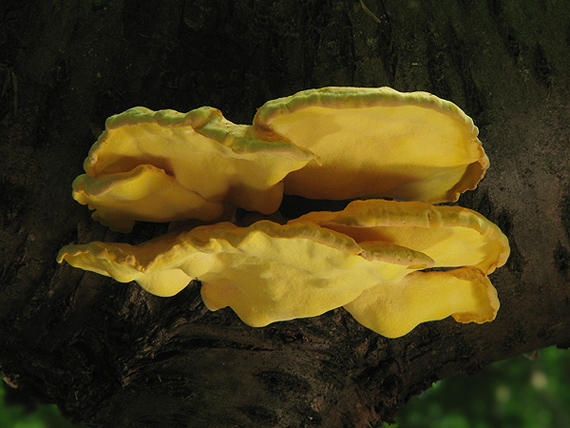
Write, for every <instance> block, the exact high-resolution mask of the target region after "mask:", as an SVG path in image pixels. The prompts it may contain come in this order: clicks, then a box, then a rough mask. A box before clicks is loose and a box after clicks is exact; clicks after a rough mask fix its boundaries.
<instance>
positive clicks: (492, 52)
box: [0, 0, 570, 428]
mask: <svg viewBox="0 0 570 428" xmlns="http://www.w3.org/2000/svg"><path fill="white" fill-rule="evenodd" d="M365 3H366V5H367V6H368V8H369V9H370V11H371V12H372V13H373V14H374V15H375V17H376V18H377V19H374V17H373V16H372V15H371V14H368V13H366V12H365V11H364V10H363V8H362V7H361V4H360V2H359V1H356V0H354V1H353V0H326V1H325V0H280V1H273V0H195V1H191V0H187V1H184V0H163V1H143V0H123V1H117V0H113V1H110V0H91V1H75V0H32V1H26V2H24V1H21V0H5V1H3V2H1V3H0V61H1V64H0V77H1V79H4V76H6V81H5V82H6V84H5V85H4V87H3V90H2V98H1V100H0V118H1V119H0V120H1V121H0V166H1V167H0V225H1V226H0V227H1V230H0V343H1V344H2V346H1V347H0V365H1V369H2V372H3V374H4V376H5V378H6V380H7V381H8V382H9V383H10V384H12V385H13V386H17V387H18V388H19V389H20V390H22V391H24V392H27V393H30V394H34V395H36V396H40V397H43V398H45V399H47V400H49V401H53V402H56V403H57V404H58V405H59V406H60V407H61V409H62V410H63V411H64V412H65V413H66V414H67V415H69V417H71V418H73V419H76V420H83V421H85V422H86V423H87V424H88V425H89V426H91V427H111V426H112V427H117V428H128V427H141V426H154V427H169V428H172V427H206V426H207V427H210V428H216V427H223V428H228V427H312V426H317V427H318V426H322V427H327V428H336V427H364V426H380V421H390V420H391V419H392V418H393V416H394V415H395V413H396V411H397V409H398V406H399V405H400V404H402V403H403V402H405V401H406V400H408V398H409V397H410V396H413V395H414V394H417V393H419V392H420V391H422V390H424V389H426V388H428V387H429V386H430V385H431V383H432V382H433V381H435V380H437V379H442V378H445V377H447V376H451V375H454V374H457V373H465V372H474V371H477V370H479V369H480V368H481V367H483V366H485V365H487V364H489V363H491V362H493V361H496V360H500V359H504V358H507V357H510V356H513V355H517V354H520V353H523V352H527V351H529V350H532V349H536V348H540V347H545V346H550V345H558V346H561V347H567V346H568V345H569V344H570V287H569V285H570V279H569V275H570V270H569V266H570V232H569V230H570V170H569V166H570V120H569V118H570V100H569V95H570V91H569V89H570V75H569V69H570V60H569V58H570V55H569V54H568V53H569V51H570V2H568V1H565V0H558V1H556V0H551V1H541V2H537V1H534V0H505V1H499V0H487V1H475V0H471V1H461V2H456V1H451V0H443V1H442V0H431V1H401V0H383V1H375V0H367V1H365ZM8 76H9V77H8ZM2 81H3V80H0V82H2ZM14 82H16V83H17V85H14V84H13V83H14ZM327 85H351V86H383V85H388V86H392V87H395V88H396V89H399V90H403V91H409V90H427V91H429V92H432V93H434V94H436V95H438V96H440V97H442V98H446V99H449V100H452V101H453V102H455V103H457V104H458V105H459V106H461V107H462V108H463V109H464V110H465V111H466V112H467V113H468V114H469V115H471V116H472V117H473V119H474V120H475V123H476V124H477V125H478V126H479V128H480V131H481V135H480V137H481V140H482V141H483V142H484V146H485V149H486V151H487V154H488V155H489V158H490V159H491V164H492V166H491V169H490V170H489V172H488V174H487V177H486V178H485V179H484V180H483V182H481V184H480V185H479V187H478V189H477V190H476V191H473V192H469V193H468V194H465V195H464V196H463V197H462V198H461V199H460V201H459V203H460V204H461V205H463V206H467V207H470V208H474V209H476V210H477V211H479V212H481V213H482V214H484V215H486V216H487V217H488V218H489V219H491V220H492V221H494V222H496V223H497V224H499V226H500V227H501V228H502V229H503V231H504V232H505V233H506V234H507V235H508V236H509V238H510V242H511V246H512V255H511V258H510V259H509V262H508V264H507V265H506V266H505V267H503V268H501V269H499V270H498V271H497V272H496V273H495V274H493V275H492V277H491V279H492V281H493V283H494V284H495V286H496V287H497V289H498V291H499V294H500V298H501V302H502V307H501V310H500V311H499V315H498V317H497V320H496V321H495V322H493V323H489V324H485V325H481V326H477V325H459V324H456V323H454V322H453V321H451V320H444V321H441V322H436V323H429V324H425V325H421V326H419V327H418V328H416V329H415V330H414V331H413V332H412V333H410V334H409V335H407V336H405V337H403V338H400V339H396V340H387V339H385V338H383V337H381V336H379V335H376V334H374V333H372V332H370V331H368V330H367V329H365V328H363V327H361V326H360V325H359V324H358V323H356V322H355V321H354V320H353V319H352V318H351V317H350V316H349V315H348V314H347V313H346V312H344V311H343V310H341V309H339V310H335V311H332V312H330V313H327V314H325V315H323V316H321V317H318V318H313V319H305V320H298V321H293V322H284V323H278V324H274V325H271V326H269V327H266V328H261V329H253V328H250V327H248V326H246V325H244V324H243V323H242V322H240V321H239V319H238V318H237V317H236V316H235V315H234V314H233V313H232V312H231V310H229V309H228V310H221V311H218V312H216V313H211V312H209V311H207V310H206V309H205V308H204V306H203V304H202V303H201V300H200V297H199V285H198V284H197V283H192V284H191V285H190V286H189V287H188V288H187V290H185V291H184V292H182V293H180V294H179V295H177V296H175V297H173V298H169V299H164V298H158V297H154V296H151V295H149V294H147V293H145V292H143V291H141V289H140V288H139V287H138V286H137V285H136V284H128V285H126V284H118V283H116V282H114V281H112V280H110V279H108V278H104V277H102V276H98V275H96V274H92V273H85V272H83V271H81V270H78V269H73V268H71V267H69V266H65V265H63V266H60V265H57V263H56V262H55V255H56V254H57V251H58V249H59V248H60V247H61V246H63V245H64V244H67V243H70V242H87V241H90V240H105V241H117V240H118V241H124V242H140V241H142V240H145V239H147V238H149V237H151V236H155V235H157V234H160V233H162V232H163V231H164V227H163V226H157V225H139V226H137V227H136V229H135V231H134V232H133V233H132V234H130V235H128V236H126V235H120V234H116V233H111V232H109V231H108V230H106V229H105V228H104V227H102V226H100V225H98V224H96V223H94V222H93V221H92V220H91V219H90V216H89V212H88V210H87V208H86V207H83V206H80V205H79V204H77V203H76V202H74V201H73V200H72V199H71V196H70V184H71V182H72V180H73V178H74V177H75V176H76V175H78V174H79V173H81V165H82V161H83V158H84V157H85V155H86V154H87V151H88V149H89V147H90V146H91V144H92V143H93V142H94V140H95V137H94V134H97V133H98V130H99V131H100V129H101V128H102V127H103V124H104V119H105V118H106V117H108V116H110V115H111V114H114V113H118V112H121V111H123V110H125V109H127V108H129V107H132V106H135V105H145V106H148V107H150V108H153V109H159V108H173V109H177V110H180V111H187V110H190V109H192V108H195V107H199V106H202V105H211V106H214V107H218V108H220V109H221V110H222V111H223V112H224V113H225V115H226V116H227V117H228V118H229V119H230V120H232V121H234V122H236V123H249V122H250V121H251V119H252V117H253V114H254V112H255V108H256V107H259V106H261V105H262V104H263V103H264V102H265V101H267V100H269V99H273V98H277V97H279V96H285V95H290V94H292V93H294V92H296V91H298V90H302V89H307V88H313V87H321V86H327ZM286 204H289V205H288V208H287V209H289V211H290V212H296V211H302V210H304V209H307V207H305V205H304V203H301V202H299V201H298V200H292V199H289V200H287V201H286Z"/></svg>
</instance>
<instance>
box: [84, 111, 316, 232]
mask: <svg viewBox="0 0 570 428" xmlns="http://www.w3.org/2000/svg"><path fill="white" fill-rule="evenodd" d="M105 128H106V129H105V131H104V132H103V133H102V134H101V136H100V137H99V139H98V140H97V142H96V143H95V144H94V145H93V147H92V148H91V150H90V151H89V155H88V157H87V159H86V160H85V162H84V169H85V172H86V174H83V175H80V176H79V177H77V178H76V179H75V181H74V182H73V197H74V198H75V200H77V201H78V202H79V203H81V204H83V205H89V208H90V209H94V210H96V211H95V212H94V214H93V218H94V219H95V220H98V221H99V222H101V223H102V224H104V225H106V226H108V227H110V228H111V229H113V230H116V231H120V232H129V231H130V230H131V229H132V227H133V225H134V223H135V221H137V220H142V221H153V222H170V221H177V220H187V219H199V220H214V219H217V218H219V217H220V216H221V215H222V213H223V211H224V209H225V207H228V206H230V207H231V206H236V207H241V208H244V209H247V210H251V211H259V212H261V213H264V214H270V213H273V212H274V211H276V210H277V208H278V207H279V204H280V203H281V199H282V196H283V183H282V180H283V177H285V176H286V175H287V174H288V173H289V172H291V171H293V170H295V169H299V168H302V167H303V166H304V165H306V164H307V163H308V162H309V161H310V160H313V159H316V157H315V155H313V154H312V153H311V152H309V151H307V150H305V149H302V148H299V147H297V146H295V145H294V144H291V143H290V142H288V141H285V140H284V139H283V138H281V137H279V136H277V135H273V134H270V133H268V132H265V131H263V130H260V129H256V128H254V127H252V126H245V125H236V124H234V123H232V122H230V121H228V120H226V119H225V118H224V117H223V116H222V114H221V112H220V111H219V110H217V109H214V108H212V107H201V108H198V109H195V110H192V111H190V112H188V113H185V114H183V113H179V112H177V111H174V110H160V111H157V112H155V111H152V110H149V109H147V108H145V107H134V108H132V109H129V110H127V111H125V112H123V113H121V114H118V115H115V116H111V117H110V118H109V119H107V121H106V123H105Z"/></svg>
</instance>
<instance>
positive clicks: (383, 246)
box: [58, 220, 433, 327]
mask: <svg viewBox="0 0 570 428" xmlns="http://www.w3.org/2000/svg"><path fill="white" fill-rule="evenodd" d="M63 260H65V261H67V262H68V263H69V264H70V265H72V266H75V267H79V268H81V269H86V270H90V271H93V272H97V273H99V274H103V275H107V276H111V277H113V278H115V279H116V280H117V281H120V282H129V281H137V282H138V283H139V284H140V285H141V286H142V287H143V288H144V289H145V290H147V291H149V292H150V293H153V294H156V295H158V296H172V295H174V294H176V293H178V292H179V291H180V290H182V289H183V288H184V287H185V286H186V285H187V284H188V283H189V282H190V281H191V280H192V279H193V278H198V279H199V280H200V281H201V282H202V298H203V300H204V303H205V304H206V306H207V307H208V308H209V309H211V310H217V309H220V308H222V307H226V306H230V307H231V308H232V309H233V310H234V311H235V312H236V313H237V315H238V316H239V317H240V318H241V319H242V320H243V321H244V322H245V323H247V324H249V325H251V326H255V327H258V326H264V325H267V324H269V323H272V322H275V321H284V320H289V319H294V318H303V317H310V316H316V315H320V314H322V313H324V312H327V311H329V310H331V309H334V308H338V307H340V306H343V305H345V304H347V303H349V302H350V301H352V300H354V299H355V298H357V297H358V296H359V295H360V294H361V293H362V291H364V290H365V289H366V288H370V287H373V286H375V285H376V284H378V282H381V281H399V280H400V279H401V278H403V277H404V276H405V275H406V274H408V273H409V272H412V271H414V270H417V269H423V268H426V267H429V266H431V265H432V264H433V261H432V260H431V259H430V258H429V257H427V256H426V255H425V254H422V253H421V252H416V251H413V250H410V249H407V248H404V247H400V246H397V245H394V244H390V243H383V242H375V243H363V244H362V245H359V244H357V243H356V242H355V241H354V240H353V239H352V238H350V237H348V236H346V235H343V234H341V233H338V232H335V231H333V230H328V229H325V228H321V227H319V226H317V225H315V224H310V223H309V224H288V225H279V224H277V223H273V222H270V221H267V220H264V221H260V222H257V223H254V224H253V225H251V226H249V227H247V228H240V227H237V226H235V225H233V224H231V223H219V224H216V225H208V226H199V227H197V228H195V229H192V230H191V231H189V232H184V233H178V234H169V235H165V236H163V237H160V238H156V239H153V240H151V241H148V242H146V243H143V244H141V245H138V246H131V245H128V244H104V243H101V242H92V243H90V244H86V245H68V246H65V247H64V248H62V249H61V251H60V253H59V255H58V261H59V262H60V263H61V262H62V261H63Z"/></svg>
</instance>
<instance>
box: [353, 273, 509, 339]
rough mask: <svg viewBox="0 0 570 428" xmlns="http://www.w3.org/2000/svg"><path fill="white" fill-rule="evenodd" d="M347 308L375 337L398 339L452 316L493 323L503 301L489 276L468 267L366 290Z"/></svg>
mask: <svg viewBox="0 0 570 428" xmlns="http://www.w3.org/2000/svg"><path fill="white" fill-rule="evenodd" d="M345 309H346V310H348V311H349V312H350V313H351V314H352V316H353V317H354V318H355V319H356V320H357V321H358V322H359V323H360V324H362V325H364V326H365V327H368V328H370V329H371V330H374V331H375V332H376V333H379V334H381V335H383V336H386V337H400V336H404V335H405V334H407V333H409V332H410V331H411V330H412V329H413V328H414V327H416V326H417V325H418V324H420V323H423V322H426V321H435V320H441V319H444V318H446V317H448V316H450V315H453V316H454V318H455V319H456V321H459V322H463V323H467V322H477V323H483V322H487V321H492V320H493V319H495V315H496V313H497V311H498V309H499V300H498V298H497V291H496V290H495V288H494V287H493V285H492V284H491V282H490V281H489V279H488V278H487V276H485V275H484V274H483V273H482V272H481V271H479V270H478V269H475V268H470V267H464V268H460V269H456V270H451V271H447V272H437V271H432V272H413V273H410V274H409V275H407V276H406V277H404V278H403V279H402V280H401V281H399V282H386V283H382V284H379V285H377V286H376V287H373V288H369V289H367V290H365V291H364V292H363V293H362V294H361V295H360V296H359V297H358V298H357V299H355V300H354V301H352V302H351V303H349V304H347V305H345Z"/></svg>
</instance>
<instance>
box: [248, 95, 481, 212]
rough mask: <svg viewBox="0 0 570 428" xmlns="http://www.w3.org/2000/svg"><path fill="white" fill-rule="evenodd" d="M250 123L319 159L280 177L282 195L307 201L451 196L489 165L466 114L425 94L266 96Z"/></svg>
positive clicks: (471, 185) (434, 199)
mask: <svg viewBox="0 0 570 428" xmlns="http://www.w3.org/2000/svg"><path fill="white" fill-rule="evenodd" d="M253 123H254V125H255V126H257V127H259V128H262V129H266V130H268V131H271V132H273V133H277V134H279V135H281V136H283V137H285V138H287V139H288V140H290V141H291V142H292V143H294V144H296V145H297V146H299V147H302V148H304V149H307V150H310V151H312V152H313V153H315V154H316V155H317V156H318V157H319V159H320V162H321V164H319V163H317V162H310V163H308V164H307V166H305V167H304V168H301V169H299V170H297V171H295V172H292V173H290V174H289V175H287V177H286V178H285V193H287V194H292V195H300V196H304V197H307V198H311V199H332V200H340V199H354V198H360V197H380V198H386V197H388V198H395V199H402V200H417V201H427V202H432V203H437V202H443V201H456V200H457V198H458V197H459V194H460V193H462V192H464V191H466V190H469V189H474V188H475V187H476V186H477V183H478V182H479V181H480V180H481V178H483V176H484V174H485V171H486V169H487V168H488V167H489V159H488V158H487V156H486V155H485V152H484V151H483V148H482V146H481V142H480V141H479V139H478V138H477V135H478V132H479V131H478V129H477V128H476V127H475V126H474V124H473V121H472V120H471V118H470V117H469V116H467V115H466V114H465V113H464V112H463V111H462V110H461V109H460V108H459V107H457V106H456V105H455V104H453V103H451V102H449V101H445V100H442V99H440V98H438V97H436V96H434V95H431V94H428V93H427V92H408V93H404V92H398V91H396V90H394V89H391V88H386V87H384V88H349V87H329V88H321V89H309V90H306V91H302V92H298V93H296V94H294V95H292V96H289V97H285V98H279V99H276V100H272V101H268V102H267V103H265V104H264V105H263V106H262V107H261V108H260V109H259V110H258V111H257V114H256V115H255V118H254V120H253Z"/></svg>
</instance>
